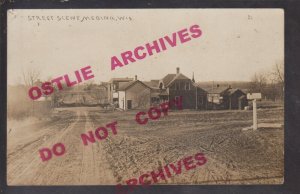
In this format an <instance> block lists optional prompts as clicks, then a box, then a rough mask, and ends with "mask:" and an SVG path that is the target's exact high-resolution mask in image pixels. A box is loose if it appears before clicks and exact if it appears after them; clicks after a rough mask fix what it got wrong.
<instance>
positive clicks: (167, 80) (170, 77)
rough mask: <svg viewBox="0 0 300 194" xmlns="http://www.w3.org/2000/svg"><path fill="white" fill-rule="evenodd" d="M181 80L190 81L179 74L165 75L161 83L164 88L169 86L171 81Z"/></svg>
mask: <svg viewBox="0 0 300 194" xmlns="http://www.w3.org/2000/svg"><path fill="white" fill-rule="evenodd" d="M183 79H188V80H190V78H188V77H186V76H185V75H183V74H182V73H179V74H168V75H166V76H165V77H164V78H163V79H162V82H163V84H164V86H165V87H167V86H169V85H170V84H171V83H172V82H173V81H175V80H183Z"/></svg>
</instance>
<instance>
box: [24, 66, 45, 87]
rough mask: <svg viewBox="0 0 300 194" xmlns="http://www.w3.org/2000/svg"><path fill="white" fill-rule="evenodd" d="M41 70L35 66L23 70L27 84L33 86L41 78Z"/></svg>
mask: <svg viewBox="0 0 300 194" xmlns="http://www.w3.org/2000/svg"><path fill="white" fill-rule="evenodd" d="M40 74H41V73H40V71H39V70H38V69H35V68H29V69H27V70H24V69H23V70H22V77H23V82H24V84H25V86H33V85H34V83H35V82H36V81H38V80H39V78H40Z"/></svg>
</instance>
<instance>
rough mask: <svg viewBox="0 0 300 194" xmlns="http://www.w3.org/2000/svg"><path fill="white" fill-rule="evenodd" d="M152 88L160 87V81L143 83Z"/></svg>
mask: <svg viewBox="0 0 300 194" xmlns="http://www.w3.org/2000/svg"><path fill="white" fill-rule="evenodd" d="M143 83H144V84H146V85H147V86H149V87H150V88H153V89H156V88H158V86H159V80H151V81H143Z"/></svg>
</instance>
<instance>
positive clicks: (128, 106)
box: [127, 100, 132, 109]
mask: <svg viewBox="0 0 300 194" xmlns="http://www.w3.org/2000/svg"><path fill="white" fill-rule="evenodd" d="M127 109H132V100H127Z"/></svg>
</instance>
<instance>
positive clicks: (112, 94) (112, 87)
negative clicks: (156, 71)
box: [107, 78, 133, 103]
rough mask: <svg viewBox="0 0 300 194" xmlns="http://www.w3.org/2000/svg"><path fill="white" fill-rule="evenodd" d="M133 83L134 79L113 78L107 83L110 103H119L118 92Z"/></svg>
mask: <svg viewBox="0 0 300 194" xmlns="http://www.w3.org/2000/svg"><path fill="white" fill-rule="evenodd" d="M130 81H133V78H112V79H110V80H109V82H108V83H107V91H108V96H107V98H108V101H109V102H111V103H118V101H119V97H118V90H119V87H121V86H122V85H123V84H126V83H128V82H130Z"/></svg>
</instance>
